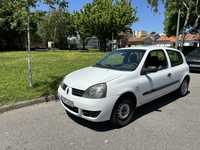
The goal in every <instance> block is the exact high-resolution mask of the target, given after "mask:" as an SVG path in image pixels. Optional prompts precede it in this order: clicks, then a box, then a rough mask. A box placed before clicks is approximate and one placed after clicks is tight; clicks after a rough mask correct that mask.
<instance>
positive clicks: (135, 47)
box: [117, 46, 180, 52]
mask: <svg viewBox="0 0 200 150" xmlns="http://www.w3.org/2000/svg"><path fill="white" fill-rule="evenodd" d="M139 49H141V50H146V51H150V50H155V49H168V50H174V51H179V50H178V49H174V48H169V47H163V46H134V47H126V48H120V49H117V50H139ZM179 52H180V51H179Z"/></svg>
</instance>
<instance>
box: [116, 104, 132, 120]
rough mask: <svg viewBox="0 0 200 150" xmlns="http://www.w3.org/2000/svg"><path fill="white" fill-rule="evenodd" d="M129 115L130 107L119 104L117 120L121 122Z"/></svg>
mask: <svg viewBox="0 0 200 150" xmlns="http://www.w3.org/2000/svg"><path fill="white" fill-rule="evenodd" d="M129 113H130V107H129V105H128V104H121V105H119V108H118V116H119V119H121V120H123V119H126V118H127V117H128V116H129Z"/></svg>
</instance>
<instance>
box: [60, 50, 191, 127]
mask: <svg viewBox="0 0 200 150" xmlns="http://www.w3.org/2000/svg"><path fill="white" fill-rule="evenodd" d="M189 81H190V76H189V67H188V65H187V63H186V60H185V57H184V55H183V54H182V53H181V52H180V51H179V50H176V49H172V48H164V47H136V48H124V49H119V50H116V51H114V52H111V53H109V54H108V55H106V56H105V57H104V58H103V59H101V60H100V61H98V62H97V63H96V64H95V65H94V66H91V67H87V68H83V69H80V70H78V71H75V72H72V73H70V74H68V75H67V76H65V78H64V79H63V81H62V83H61V84H60V86H59V88H58V96H59V99H60V101H61V103H62V105H63V107H64V108H65V109H66V110H67V112H69V113H71V114H73V115H76V116H78V117H81V118H84V119H86V120H89V121H93V122H102V121H107V120H110V121H111V122H112V123H113V124H114V125H115V126H118V127H120V126H124V125H126V124H128V123H129V122H130V121H131V119H132V117H133V115H134V112H135V110H136V108H137V107H139V106H141V105H143V104H146V103H148V102H150V101H152V100H154V99H157V98H159V97H162V96H164V95H166V94H168V93H171V92H173V91H177V93H178V94H179V95H180V96H185V95H186V94H187V92H188V87H189Z"/></svg>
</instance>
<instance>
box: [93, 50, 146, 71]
mask: <svg viewBox="0 0 200 150" xmlns="http://www.w3.org/2000/svg"><path fill="white" fill-rule="evenodd" d="M144 53H145V50H137V49H134V50H132V49H130V50H129V49H126V50H116V51H114V52H112V53H110V54H108V55H107V56H106V57H104V58H103V59H102V60H100V61H99V62H97V63H96V65H95V67H101V68H109V69H116V70H126V71H132V70H135V69H136V68H137V66H138V65H139V63H140V61H141V59H142V57H143V55H144Z"/></svg>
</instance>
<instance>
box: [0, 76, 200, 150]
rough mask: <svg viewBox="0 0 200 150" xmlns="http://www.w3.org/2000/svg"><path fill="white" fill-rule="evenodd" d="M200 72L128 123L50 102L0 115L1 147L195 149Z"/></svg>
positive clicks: (199, 131)
mask: <svg viewBox="0 0 200 150" xmlns="http://www.w3.org/2000/svg"><path fill="white" fill-rule="evenodd" d="M199 147H200V74H192V81H191V87H190V93H189V94H188V95H187V96H186V97H184V98H179V99H177V98H176V97H175V96H174V95H172V94H171V95H168V96H166V97H164V98H161V99H158V100H156V101H155V102H152V103H150V104H147V105H145V106H143V107H141V108H140V109H138V111H137V114H136V116H135V118H134V120H133V122H132V123H130V124H129V125H128V126H126V127H124V128H121V129H112V128H111V127H110V126H109V124H108V123H100V124H94V123H89V122H87V121H83V120H80V119H77V118H74V117H72V118H71V117H69V116H68V115H67V114H66V113H65V112H64V110H63V108H62V107H61V105H60V104H59V102H50V103H44V104H40V105H34V106H30V107H26V108H22V109H18V110H14V111H10V112H6V113H4V114H0V150H101V149H106V150H198V149H199Z"/></svg>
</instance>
